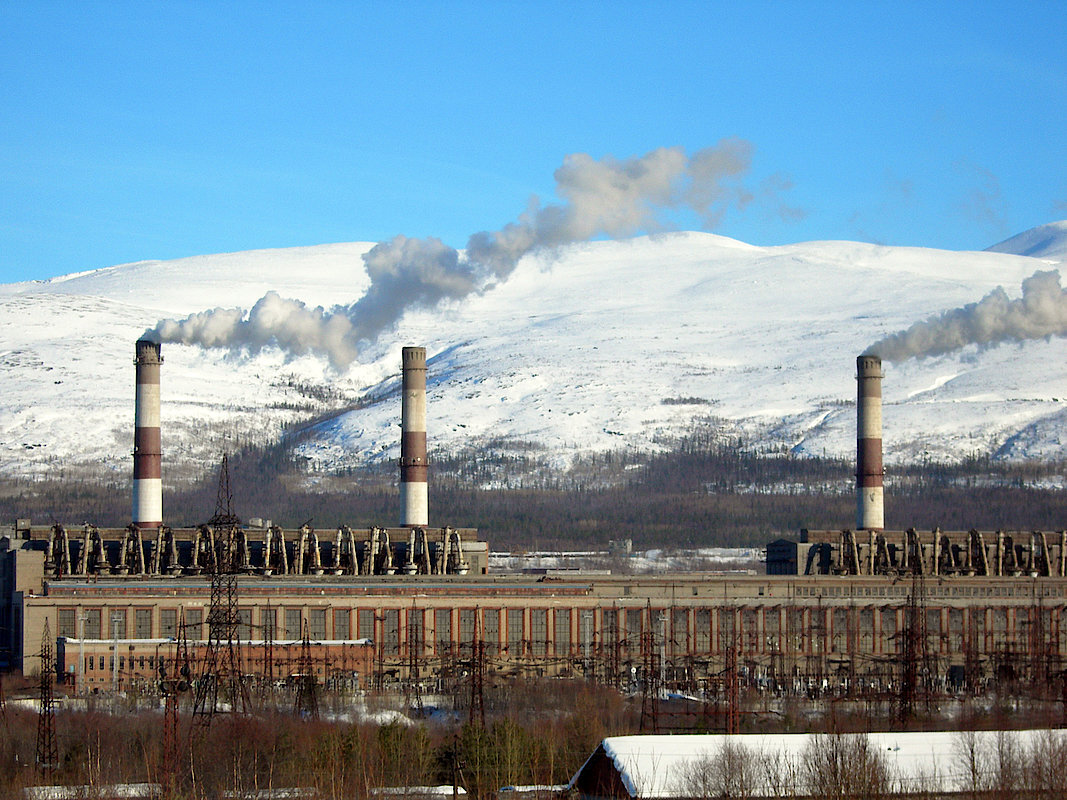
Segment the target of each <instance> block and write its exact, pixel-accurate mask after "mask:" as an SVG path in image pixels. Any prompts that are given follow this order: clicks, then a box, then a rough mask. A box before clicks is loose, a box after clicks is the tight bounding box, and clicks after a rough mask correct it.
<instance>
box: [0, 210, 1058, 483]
mask: <svg viewBox="0 0 1067 800" xmlns="http://www.w3.org/2000/svg"><path fill="white" fill-rule="evenodd" d="M370 247H371V245H370V244H369V243H353V244H335V245H321V246H317V247H303V248H292V249H284V250H258V251H249V252H245V253H232V254H223V255H213V256H201V257H197V258H186V259H180V260H176V261H166V262H159V261H149V262H139V263H136V264H126V265H121V266H116V267H109V268H106V269H100V270H93V271H90V272H84V273H79V274H76V275H68V276H63V277H60V278H55V279H52V280H49V281H44V282H33V283H20V284H10V285H7V286H2V287H0V374H2V376H3V385H4V387H5V391H4V393H3V396H2V397H0V471H2V472H0V474H3V475H5V476H9V477H10V476H15V475H27V476H45V475H49V474H53V475H58V474H60V473H61V472H62V473H64V474H71V473H74V472H78V471H82V470H98V469H100V468H103V469H104V470H106V471H108V472H112V473H114V474H115V475H116V476H118V477H123V478H124V477H126V476H128V474H129V470H130V468H131V461H132V459H131V456H130V450H131V447H132V439H133V431H132V421H133V382H134V375H133V367H132V363H131V362H132V357H133V343H134V341H135V340H136V339H137V338H138V337H139V336H140V335H141V334H142V332H144V330H145V329H146V328H148V327H151V326H153V325H155V323H156V322H157V320H159V319H160V318H161V317H166V316H181V315H185V314H189V313H192V312H196V311H200V310H203V309H207V308H212V307H215V306H224V307H232V306H240V307H244V308H247V307H248V306H250V305H251V304H253V303H254V302H255V301H256V300H257V299H258V298H259V297H261V296H262V295H263V294H264V293H265V292H266V291H268V290H271V289H273V290H275V291H277V292H278V293H280V294H281V295H283V296H286V297H292V298H296V299H299V300H302V301H304V302H306V303H309V304H317V305H323V306H325V307H330V306H333V305H335V304H341V303H346V304H347V303H352V302H353V301H354V300H356V299H358V298H359V297H360V296H361V295H362V294H363V292H364V291H365V290H366V287H367V285H368V277H367V275H366V272H365V271H364V269H363V262H362V260H361V255H362V254H363V253H364V252H366V251H367V250H368V249H369V248H370ZM995 249H996V250H997V252H994V250H993V249H991V250H990V251H984V252H951V251H943V250H932V249H921V248H909V247H884V246H878V245H869V244H859V243H854V242H806V243H801V244H795V245H787V246H781V247H765V248H764V247H754V246H751V245H748V244H744V243H742V242H738V241H735V240H732V239H728V238H724V237H722V236H715V235H712V234H705V233H674V234H664V235H658V236H654V237H642V238H637V239H631V240H625V241H598V242H590V243H585V244H580V245H574V246H570V247H567V248H565V249H563V250H561V251H559V252H556V253H552V254H548V253H545V254H540V255H536V256H528V257H527V258H525V259H523V260H522V261H521V262H520V264H519V266H518V268H517V269H516V270H515V271H514V273H512V274H511V276H510V277H509V278H508V279H507V280H506V281H504V282H503V283H500V284H499V285H496V286H494V287H493V288H490V289H488V290H486V291H484V292H481V293H476V294H473V295H469V296H468V297H467V298H465V299H464V300H462V301H455V302H453V303H451V304H449V305H444V306H440V307H436V308H433V309H421V310H411V311H408V312H407V313H406V314H405V315H404V316H403V318H402V320H401V322H400V324H399V326H398V329H397V330H396V331H394V332H393V333H391V334H387V335H385V336H383V337H382V338H381V339H379V341H378V342H377V343H376V344H374V345H373V346H372V347H371V348H369V349H368V350H366V351H365V352H364V353H363V356H362V359H361V361H360V362H359V363H356V364H354V365H353V366H352V367H351V368H349V369H347V370H346V371H345V372H344V373H343V374H337V373H336V372H335V371H332V370H331V369H330V368H329V366H328V365H327V363H326V362H325V360H324V359H321V358H318V357H313V356H304V357H301V358H297V359H291V358H290V359H287V358H286V357H284V356H283V355H282V354H281V353H280V352H278V351H276V350H266V351H263V352H261V353H258V354H256V355H248V354H230V353H227V352H223V351H217V350H202V349H199V348H195V347H188V346H182V345H164V349H163V355H164V361H165V363H164V367H163V387H162V392H163V426H164V430H163V437H164V439H163V441H164V470H165V472H166V475H165V479H166V478H167V477H169V478H170V479H171V480H176V479H177V478H178V477H180V476H183V475H191V474H194V473H195V472H196V471H197V470H199V469H202V468H204V467H206V466H208V465H213V464H215V463H216V462H217V458H218V455H219V453H220V452H222V451H223V450H232V449H233V448H234V447H235V446H239V445H240V444H242V443H246V442H250V441H257V442H264V441H269V440H272V439H276V438H277V437H279V436H280V435H281V434H282V432H283V430H284V429H286V428H287V427H289V428H291V427H292V426H294V425H299V424H302V423H306V422H307V421H308V420H309V419H311V418H314V417H318V416H321V415H324V414H328V413H329V412H331V411H333V410H337V409H341V408H343V407H347V406H350V405H351V404H353V403H355V401H357V400H358V399H360V398H366V399H367V401H368V402H367V404H366V405H365V406H364V407H361V408H359V409H358V410H353V411H348V412H347V413H340V414H335V415H333V416H330V417H329V418H328V419H327V420H326V421H323V422H320V423H319V424H317V425H315V426H314V427H313V428H312V429H311V430H310V431H309V433H308V436H307V437H306V438H305V439H304V440H302V442H301V444H299V452H300V454H301V455H302V456H304V457H305V458H306V459H307V461H308V464H309V465H310V466H311V467H312V468H315V469H321V470H331V469H336V468H340V467H345V466H356V465H359V464H362V463H367V462H373V461H380V460H381V459H395V458H396V457H397V455H398V451H399V429H398V421H399V403H400V400H399V392H398V389H399V385H398V379H399V365H400V348H401V347H402V346H403V345H405V344H422V345H425V346H426V347H427V350H428V355H429V357H430V360H429V401H430V402H429V412H428V413H429V420H428V422H429V429H430V439H431V441H432V445H431V448H438V449H443V450H447V451H450V452H459V451H462V450H464V449H465V448H468V447H469V448H474V449H482V448H486V447H490V448H492V449H494V450H502V449H507V448H508V447H509V446H514V447H516V448H517V449H525V448H526V447H527V444H528V443H529V444H531V445H532V446H535V447H536V448H538V449H536V450H528V451H527V453H528V454H530V455H538V456H540V457H541V458H542V459H543V460H544V461H545V462H546V464H547V465H549V466H551V467H555V468H561V469H562V468H565V467H566V466H567V465H568V464H569V463H571V460H572V459H573V457H574V456H575V455H576V454H580V453H585V452H591V451H602V450H607V449H615V448H629V449H633V450H650V449H658V448H663V447H669V446H670V444H671V442H672V441H674V440H675V439H676V438H677V437H678V436H680V435H683V434H684V433H685V432H686V431H687V430H690V429H691V428H692V426H693V425H694V422H696V421H703V420H707V419H709V418H713V419H714V420H715V421H716V424H718V425H722V426H724V427H725V428H726V429H728V430H731V431H734V430H736V431H738V432H743V433H745V434H746V435H748V436H750V437H752V438H754V439H758V440H759V441H763V442H765V443H766V444H767V445H769V446H783V447H788V448H792V449H794V450H796V451H798V452H802V453H811V454H824V453H825V454H828V455H836V456H844V457H851V455H852V452H853V450H854V448H855V414H854V405H855V404H854V397H855V380H854V377H855V357H856V356H857V355H858V354H860V353H861V352H863V351H864V349H865V348H866V347H867V346H868V345H870V344H871V343H872V342H874V341H876V340H879V339H881V338H882V337H884V336H886V335H887V334H891V333H894V332H896V331H898V330H901V329H903V328H905V327H907V326H909V325H910V324H912V323H913V322H915V321H917V320H920V319H923V318H926V317H928V316H930V315H932V314H935V313H937V312H940V311H943V310H945V309H949V308H955V307H958V306H961V305H964V304H966V303H971V302H974V301H976V300H978V299H980V298H981V297H982V296H984V295H985V294H986V293H988V292H989V291H991V290H992V289H994V288H995V287H997V286H1003V287H1004V289H1005V290H1006V291H1007V292H1008V294H1009V295H1011V296H1013V297H1014V296H1018V294H1019V286H1020V283H1021V281H1022V280H1023V279H1024V278H1026V277H1027V276H1029V275H1031V274H1032V273H1033V272H1035V270H1039V269H1052V268H1058V267H1059V266H1061V264H1062V262H1063V260H1064V259H1067V255H1065V253H1067V223H1054V224H1052V225H1049V226H1042V227H1041V228H1040V229H1035V231H1031V232H1027V233H1025V234H1020V235H1019V236H1017V237H1014V238H1013V239H1010V240H1008V241H1007V242H1004V243H1002V244H1001V245H997V246H996V248H995ZM1009 251H1017V252H1016V253H1013V252H1009ZM1017 253H1025V254H1017ZM1035 256H1036V257H1035ZM1065 362H1067V339H1064V338H1056V337H1053V338H1050V339H1047V340H1045V339H1042V340H1036V341H1027V342H1024V343H1021V344H1008V345H1000V346H997V347H992V348H987V349H984V350H983V349H978V348H976V347H974V346H971V347H967V348H964V349H962V350H959V351H956V352H954V353H950V354H948V355H944V356H938V357H934V358H927V359H922V360H918V359H913V360H910V361H906V362H903V363H901V364H888V363H887V364H886V369H885V371H886V380H885V386H884V394H885V404H886V405H885V412H884V429H885V440H886V445H885V447H886V459H887V461H889V462H890V463H893V462H900V461H904V460H907V459H913V458H919V457H923V456H927V457H931V458H942V459H956V458H960V457H963V456H966V455H968V454H971V453H976V452H977V453H994V454H996V455H998V456H1002V457H1010V458H1038V457H1067V437H1065V436H1064V435H1063V434H1062V429H1063V426H1064V425H1065V424H1067V370H1065V369H1064V368H1063V366H1062V365H1063V364H1064V363H1065ZM509 442H510V443H511V445H509V444H508V443H509Z"/></svg>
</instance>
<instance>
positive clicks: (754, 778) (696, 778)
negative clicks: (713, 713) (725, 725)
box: [675, 740, 764, 798]
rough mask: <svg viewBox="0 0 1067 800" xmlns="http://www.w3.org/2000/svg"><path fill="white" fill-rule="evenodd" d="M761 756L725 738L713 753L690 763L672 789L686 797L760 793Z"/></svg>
mask: <svg viewBox="0 0 1067 800" xmlns="http://www.w3.org/2000/svg"><path fill="white" fill-rule="evenodd" d="M763 773H764V771H763V770H762V769H761V765H760V756H759V755H758V754H756V753H753V752H752V751H751V750H749V749H748V748H746V747H745V746H744V745H741V744H738V743H737V742H734V741H731V740H726V741H724V742H723V743H722V745H721V746H720V747H719V749H718V750H717V751H715V752H709V753H707V754H705V755H704V756H702V757H701V758H699V759H697V760H695V761H692V762H690V763H689V765H688V767H687V769H685V770H684V771H683V773H682V775H680V776H679V778H678V780H677V783H676V786H675V790H676V791H677V792H678V793H680V794H682V795H683V796H685V797H694V798H735V797H738V798H744V797H757V796H762V794H763V792H762V790H761V788H760V784H761V778H762V776H763Z"/></svg>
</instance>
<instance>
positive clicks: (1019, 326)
mask: <svg viewBox="0 0 1067 800" xmlns="http://www.w3.org/2000/svg"><path fill="white" fill-rule="evenodd" d="M1022 291H1023V293H1022V297H1020V298H1018V299H1017V300H1012V299H1010V298H1009V297H1008V295H1007V293H1006V292H1005V291H1004V289H1002V288H1001V287H999V286H998V287H997V288H996V289H994V290H993V291H991V292H990V293H989V294H987V295H986V296H985V297H983V298H982V299H981V300H979V301H978V302H977V303H968V304H967V305H965V306H963V308H954V309H952V310H951V311H944V312H942V313H941V314H938V315H937V316H934V317H930V319H927V320H924V321H922V322H916V323H915V324H914V325H912V326H911V327H910V328H908V329H907V330H903V331H900V332H899V333H894V334H893V335H892V336H887V337H886V338H885V339H882V340H881V341H880V342H876V343H875V344H873V345H871V346H870V347H869V348H868V350H867V352H868V353H870V354H871V355H876V356H880V357H881V358H882V359H884V360H887V361H894V362H898V361H904V360H905V359H908V358H924V357H926V356H936V355H941V354H942V353H949V352H952V351H953V350H958V349H960V348H961V347H966V346H967V345H969V344H977V345H981V346H984V347H991V346H993V345H997V344H1000V343H1001V342H1021V341H1025V340H1027V339H1045V338H1048V337H1050V336H1067V292H1065V291H1064V290H1063V289H1062V288H1061V287H1060V273H1059V271H1058V270H1050V271H1047V272H1046V271H1040V270H1039V271H1038V272H1035V273H1034V274H1033V275H1031V276H1030V277H1029V278H1027V279H1026V280H1024V281H1023V283H1022Z"/></svg>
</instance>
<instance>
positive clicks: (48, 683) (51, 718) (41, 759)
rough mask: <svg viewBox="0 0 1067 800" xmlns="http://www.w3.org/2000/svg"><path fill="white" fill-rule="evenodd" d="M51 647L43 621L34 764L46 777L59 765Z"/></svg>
mask: <svg viewBox="0 0 1067 800" xmlns="http://www.w3.org/2000/svg"><path fill="white" fill-rule="evenodd" d="M53 652H54V651H53V648H52V632H51V630H50V629H49V626H48V622H47V621H45V624H44V633H43V634H42V635H41V676H40V692H39V694H38V698H39V701H40V705H39V710H38V714H37V751H36V758H35V764H36V767H37V773H38V774H39V775H40V776H41V777H43V778H45V779H48V778H50V777H51V775H52V773H53V772H54V771H55V770H56V768H57V767H58V766H59V751H58V749H57V746H56V703H55V695H54V693H53V690H52V682H53V680H54V679H55V672H56V662H55V657H54V655H53Z"/></svg>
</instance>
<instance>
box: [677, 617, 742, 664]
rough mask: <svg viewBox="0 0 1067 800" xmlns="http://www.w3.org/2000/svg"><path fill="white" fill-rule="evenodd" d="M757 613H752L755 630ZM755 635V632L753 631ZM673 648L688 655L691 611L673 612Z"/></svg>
mask: <svg viewBox="0 0 1067 800" xmlns="http://www.w3.org/2000/svg"><path fill="white" fill-rule="evenodd" d="M755 617H756V612H755V611H753V612H752V623H753V628H755V622H756V619H755ZM753 635H755V632H754V631H753ZM671 648H672V649H673V650H674V652H675V653H688V652H689V650H690V647H689V609H688V608H675V609H673V610H672V612H671Z"/></svg>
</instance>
